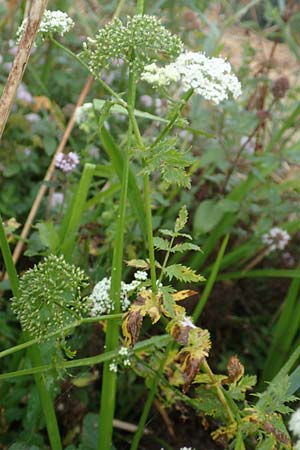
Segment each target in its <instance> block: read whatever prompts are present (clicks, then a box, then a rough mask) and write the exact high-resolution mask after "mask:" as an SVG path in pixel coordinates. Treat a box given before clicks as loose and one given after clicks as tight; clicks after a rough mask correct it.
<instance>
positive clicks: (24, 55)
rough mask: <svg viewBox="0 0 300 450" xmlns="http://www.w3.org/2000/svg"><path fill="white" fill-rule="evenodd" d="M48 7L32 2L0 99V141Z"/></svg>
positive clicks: (39, 1)
mask: <svg viewBox="0 0 300 450" xmlns="http://www.w3.org/2000/svg"><path fill="white" fill-rule="evenodd" d="M46 5H47V0H32V1H31V4H30V9H29V15H28V16H27V18H28V20H27V25H26V27H25V30H24V33H23V35H22V38H21V41H20V44H19V47H18V51H17V54H16V56H15V59H14V62H13V65H12V68H11V71H10V73H9V75H8V78H7V82H6V84H5V86H4V89H3V93H2V97H1V99H0V140H1V138H2V135H3V132H4V128H5V125H6V122H7V119H8V117H9V114H10V111H11V108H12V106H13V103H14V100H15V97H16V93H17V89H18V86H19V84H20V82H21V80H22V78H23V74H24V71H25V69H26V66H27V63H28V59H29V56H30V51H31V47H32V45H33V42H34V39H35V36H36V33H37V31H38V28H39V25H40V22H41V20H42V17H43V13H44V10H45V8H46Z"/></svg>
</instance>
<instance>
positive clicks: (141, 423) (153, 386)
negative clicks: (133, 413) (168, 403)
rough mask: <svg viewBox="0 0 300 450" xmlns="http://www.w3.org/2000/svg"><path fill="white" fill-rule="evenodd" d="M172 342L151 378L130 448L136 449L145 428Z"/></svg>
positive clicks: (131, 449)
mask: <svg viewBox="0 0 300 450" xmlns="http://www.w3.org/2000/svg"><path fill="white" fill-rule="evenodd" d="M172 344H173V343H172V342H170V343H169V344H168V345H167V348H166V351H165V355H164V356H163V358H162V360H161V363H160V366H159V369H158V371H157V372H156V374H155V376H154V377H153V380H152V383H151V388H150V391H149V393H148V397H147V400H146V403H145V406H144V408H143V412H142V415H141V417H140V420H139V424H138V428H137V430H136V433H135V435H134V438H133V441H132V444H131V447H130V450H137V449H138V445H139V443H140V440H141V437H142V435H143V432H144V428H145V425H146V421H147V418H148V415H149V412H150V409H151V406H152V403H153V400H154V397H155V394H156V391H157V386H158V383H159V381H160V379H161V377H162V373H163V370H164V367H165V364H166V361H167V358H168V354H169V350H170V349H171V347H172Z"/></svg>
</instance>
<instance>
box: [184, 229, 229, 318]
mask: <svg viewBox="0 0 300 450" xmlns="http://www.w3.org/2000/svg"><path fill="white" fill-rule="evenodd" d="M228 240H229V234H227V235H226V236H225V238H224V239H223V242H222V245H221V248H220V250H219V252H218V255H217V258H216V261H215V263H214V265H213V268H212V271H211V273H210V276H209V278H208V280H207V283H206V285H205V288H204V291H203V294H202V295H201V298H200V300H199V302H198V303H197V305H196V308H195V310H194V312H193V320H194V322H195V323H196V322H197V320H198V319H199V317H200V314H201V313H202V310H203V308H204V306H205V305H206V302H207V300H208V298H209V295H210V293H211V291H212V289H213V287H214V284H215V282H216V278H217V275H218V272H219V269H220V264H221V262H222V259H223V256H224V253H225V250H226V247H227V244H228Z"/></svg>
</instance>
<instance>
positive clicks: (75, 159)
mask: <svg viewBox="0 0 300 450" xmlns="http://www.w3.org/2000/svg"><path fill="white" fill-rule="evenodd" d="M78 164H79V156H78V155H77V153H75V152H69V153H58V155H56V157H55V167H57V168H58V169H61V170H62V171H63V172H65V173H69V172H72V171H73V170H74V169H75V168H76V166H77V165H78Z"/></svg>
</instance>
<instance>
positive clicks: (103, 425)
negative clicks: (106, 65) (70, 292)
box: [98, 72, 135, 450]
mask: <svg viewBox="0 0 300 450" xmlns="http://www.w3.org/2000/svg"><path fill="white" fill-rule="evenodd" d="M127 101H128V104H129V105H130V106H131V107H132V108H134V102H135V77H134V75H133V73H132V72H131V73H130V74H129V86H128V100H127ZM131 141H132V125H131V122H129V127H128V138H127V145H126V149H125V155H124V167H123V177H122V185H121V198H120V205H119V212H118V216H117V230H116V238H115V242H114V253H113V262H112V274H111V290H110V298H111V300H112V302H113V304H114V311H115V312H116V313H119V312H120V311H121V305H120V291H121V280H122V267H123V247H124V230H125V228H126V226H125V219H126V203H127V191H128V175H129V151H130V147H131ZM119 330H120V326H119V324H118V323H117V322H109V323H108V325H107V331H106V339H105V346H106V348H105V352H110V351H113V350H115V349H116V348H117V347H118V341H119ZM116 388H117V373H116V372H113V371H111V370H110V362H109V361H107V362H105V363H104V367H103V377H102V388H101V404H100V414H99V442H98V449H99V450H110V448H111V444H112V433H113V419H114V412H115V400H116Z"/></svg>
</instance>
